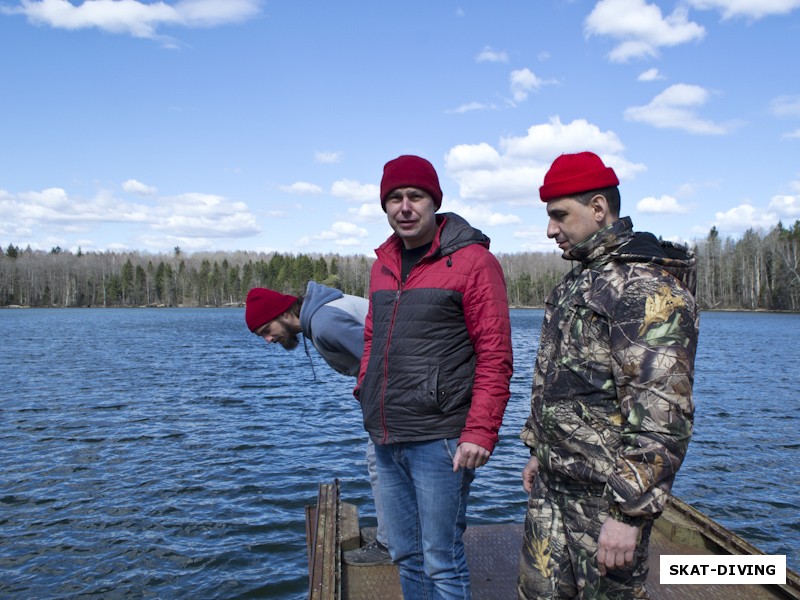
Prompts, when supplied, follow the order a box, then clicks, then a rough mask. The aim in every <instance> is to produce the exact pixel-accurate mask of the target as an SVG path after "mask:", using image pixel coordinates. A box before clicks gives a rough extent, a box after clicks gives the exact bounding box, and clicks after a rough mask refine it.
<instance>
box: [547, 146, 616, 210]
mask: <svg viewBox="0 0 800 600" xmlns="http://www.w3.org/2000/svg"><path fill="white" fill-rule="evenodd" d="M615 185H619V179H617V174H616V173H614V169H612V168H611V167H607V166H605V165H604V164H603V161H602V160H600V157H599V156H597V154H595V153H593V152H579V153H578V154H562V155H561V156H559V157H558V158H557V159H555V160H554V161H553V164H552V165H551V166H550V170H549V171H548V172H547V174H546V175H545V176H544V185H542V187H540V188H539V197H540V198H541V199H542V202H547V201H548V200H553V199H554V198H563V197H564V196H574V195H576V194H580V193H582V192H588V191H590V190H599V189H601V188H607V187H612V186H615Z"/></svg>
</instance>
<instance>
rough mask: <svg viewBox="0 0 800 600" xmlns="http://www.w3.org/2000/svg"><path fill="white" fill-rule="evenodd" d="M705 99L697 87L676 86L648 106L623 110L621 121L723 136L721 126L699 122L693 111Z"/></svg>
mask: <svg viewBox="0 0 800 600" xmlns="http://www.w3.org/2000/svg"><path fill="white" fill-rule="evenodd" d="M709 96H710V94H709V92H708V91H707V90H706V89H704V88H702V87H700V86H697V85H688V84H685V83H678V84H675V85H672V86H670V87H668V88H667V89H666V90H664V91H663V92H661V93H660V94H659V95H658V96H656V97H655V98H653V100H651V101H650V104H647V105H646V106H632V107H630V108H628V109H626V110H625V118H627V119H628V120H630V121H637V122H640V123H647V124H648V125H653V126H654V127H659V128H671V129H682V130H684V131H688V132H689V133H698V134H707V135H722V134H725V133H727V132H728V129H727V128H726V127H725V126H723V125H720V124H717V123H714V122H713V121H708V120H704V119H701V118H700V117H699V116H698V115H697V113H696V111H695V108H697V107H701V106H703V105H704V104H705V103H706V102H707V101H708V98H709Z"/></svg>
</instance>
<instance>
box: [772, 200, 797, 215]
mask: <svg viewBox="0 0 800 600" xmlns="http://www.w3.org/2000/svg"><path fill="white" fill-rule="evenodd" d="M769 209H770V210H774V211H775V212H776V213H777V214H778V215H780V216H781V217H787V218H790V219H798V218H800V196H773V198H772V200H770V202H769Z"/></svg>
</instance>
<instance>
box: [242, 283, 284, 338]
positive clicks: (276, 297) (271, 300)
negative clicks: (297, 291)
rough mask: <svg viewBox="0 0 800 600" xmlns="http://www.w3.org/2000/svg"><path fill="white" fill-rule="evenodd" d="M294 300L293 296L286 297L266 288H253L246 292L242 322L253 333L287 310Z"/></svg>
mask: <svg viewBox="0 0 800 600" xmlns="http://www.w3.org/2000/svg"><path fill="white" fill-rule="evenodd" d="M295 300H297V298H296V297H295V296H287V295H286V294H281V293H279V292H276V291H274V290H268V289H267V288H253V289H252V290H250V291H249V292H247V301H246V302H245V309H244V320H245V322H246V323H247V327H248V328H249V329H250V331H252V332H253V333H255V332H256V331H257V330H258V329H259V328H260V327H263V326H264V325H265V324H267V323H269V322H270V321H272V320H273V319H276V318H277V317H280V316H281V315H282V314H283V313H285V312H286V311H287V310H289V307H290V306H291V305H292V304H294V302H295Z"/></svg>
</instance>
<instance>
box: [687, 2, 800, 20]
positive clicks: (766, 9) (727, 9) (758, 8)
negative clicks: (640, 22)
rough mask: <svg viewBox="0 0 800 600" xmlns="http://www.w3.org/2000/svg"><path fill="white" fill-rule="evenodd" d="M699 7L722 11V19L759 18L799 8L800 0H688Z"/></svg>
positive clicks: (784, 13) (786, 12)
mask: <svg viewBox="0 0 800 600" xmlns="http://www.w3.org/2000/svg"><path fill="white" fill-rule="evenodd" d="M688 2H689V4H690V5H691V6H693V7H694V8H699V9H701V10H702V9H714V10H719V11H720V12H721V13H722V18H723V19H731V18H734V17H747V18H750V19H761V18H763V17H768V16H771V15H786V14H789V13H790V12H792V11H793V10H794V9H796V8H800V0H688Z"/></svg>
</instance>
